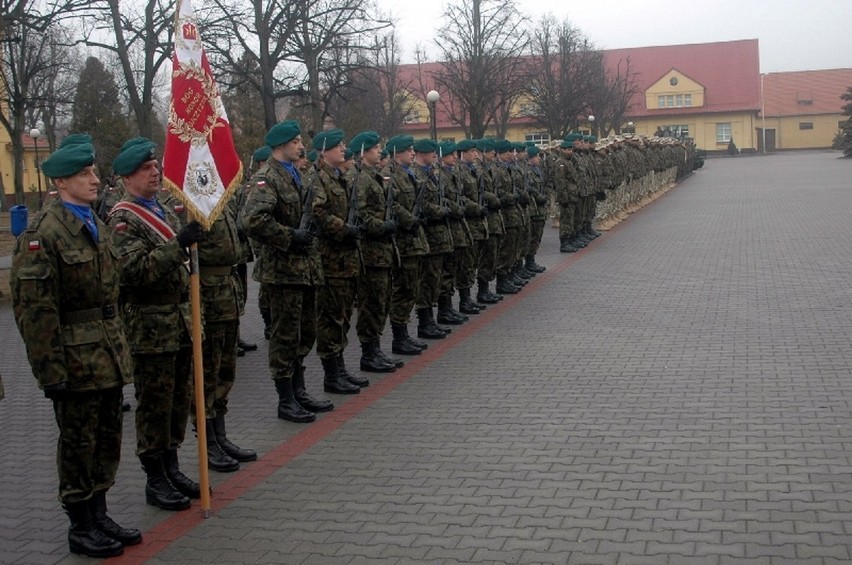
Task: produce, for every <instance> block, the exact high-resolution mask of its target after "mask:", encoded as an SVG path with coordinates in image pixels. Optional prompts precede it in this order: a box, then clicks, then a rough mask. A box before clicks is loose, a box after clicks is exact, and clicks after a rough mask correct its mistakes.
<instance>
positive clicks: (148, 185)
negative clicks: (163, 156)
mask: <svg viewBox="0 0 852 565" xmlns="http://www.w3.org/2000/svg"><path fill="white" fill-rule="evenodd" d="M124 186H125V188H126V189H127V191H128V192H130V194H133V195H134V196H141V197H143V198H152V197H153V196H154V195H156V194H157V193H158V192H159V191H160V165H159V163H157V160H156V159H151V160H150V161H145V162H144V163H142V166H140V167H139V168H138V169H136V170H135V171H133V172H132V173H131V174H129V175H127V176H126V177H124Z"/></svg>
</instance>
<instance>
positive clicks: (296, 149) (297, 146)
mask: <svg viewBox="0 0 852 565" xmlns="http://www.w3.org/2000/svg"><path fill="white" fill-rule="evenodd" d="M281 148H282V149H281V157H282V159H281V160H282V161H287V162H289V163H295V162H296V161H298V160H299V155H301V154H302V153H303V152H304V151H305V145H304V143H302V136H301V135H297V136H296V137H294V138H293V139H291V140H290V141H288V142H287V143H285V144H284V145H282V146H281Z"/></svg>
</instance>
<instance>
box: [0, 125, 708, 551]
mask: <svg viewBox="0 0 852 565" xmlns="http://www.w3.org/2000/svg"><path fill="white" fill-rule="evenodd" d="M346 138H347V136H346V134H345V133H344V132H343V131H341V130H339V129H332V130H327V131H323V132H321V133H319V134H317V135H316V136H314V138H313V140H312V143H311V146H312V147H311V149H310V151H306V148H305V146H304V142H303V140H302V132H301V128H300V126H299V124H298V123H297V122H295V121H292V120H290V121H284V122H281V123H279V124H276V125H275V126H274V127H272V128H271V129H270V130H269V131H268V133H267V135H266V138H265V142H266V145H265V146H264V147H261V148H259V149H258V150H257V151H255V153H254V155H253V159H252V166H251V167H250V169H252V168H256V170H255V171H254V172H253V173H250V174H251V176H250V178H249V180H248V181H247V182H246V183H245V184H244V186H242V187H241V188H240V189H239V190H238V191H237V192H236V193H235V194H234V195H233V197H232V198H231V200H230V201H229V203H228V206H226V207H225V209H224V212H223V213H222V214H221V216H219V218H218V219H217V220H216V222H215V223H214V224H213V226H212V227H211V229H210V230H204V229H202V227H201V226H200V225H199V224H198V223H197V222H195V221H187V218H186V217H185V214H184V211H183V206H182V205H181V203H180V201H179V200H178V199H176V198H174V197H173V196H172V195H171V194H170V193H168V192H164V191H163V190H162V189H161V182H162V178H161V168H160V164H159V162H158V160H157V157H156V155H157V153H158V151H157V147H156V145H155V144H154V143H153V142H151V141H150V140H148V139H145V138H134V139H131V140H128V141H127V142H126V143H125V144H124V146H123V147H122V149H121V152H120V154H119V155H118V157H117V158H116V159H115V161H114V163H113V169H114V172H115V177H114V178H113V179H111V182H110V183H109V184H108V186H107V187H106V188H101V186H100V185H101V183H100V179H99V178H98V176H97V171H96V170H95V167H94V157H95V155H94V148H93V145H92V140H91V138H90V137H89V136H88V135H86V134H74V135H71V136H68V137H67V138H66V139H65V140H64V141H63V142H62V144H61V146H60V147H59V148H58V149H57V150H56V151H55V152H54V153H53V154H51V155H50V157H49V158H48V159H47V160H46V161H45V162H44V163H43V171H44V174H45V175H46V176H48V177H49V178H50V179H51V180H52V182H53V185H54V188H55V196H53V197H52V198H50V199H49V200H48V201H47V202H46V203H45V205H44V206H43V208H42V210H41V211H40V212H39V213H38V214H36V215H34V217H33V219H32V221H31V222H30V225H29V226H28V228H27V230H26V231H25V232H24V233H23V234H22V235H21V236H20V237H19V238H18V241H17V246H16V249H15V252H14V257H13V262H12V272H11V290H12V299H13V307H14V313H15V319H16V322H17V324H18V328H19V330H20V333H21V335H22V337H23V339H24V342H25V344H26V348H27V355H28V358H29V361H30V365H31V367H32V371H33V374H34V376H35V377H36V379H37V381H38V384H39V386H40V388H42V390H43V391H44V394H45V396H46V397H47V398H49V399H51V400H52V402H53V407H54V412H55V415H56V422H57V425H58V428H59V442H58V447H57V464H58V475H59V500H60V502H61V504H62V505H63V508H64V509H65V511H66V513H67V514H68V517H69V519H70V523H71V525H70V528H69V531H68V542H69V549H70V551H71V552H73V553H77V554H83V555H88V556H93V557H110V556H115V555H119V554H121V553H122V551H123V548H124V547H125V546H129V545H134V544H138V543H140V542H141V541H142V534H141V533H140V532H139V531H138V530H136V529H132V528H125V527H122V526H119V525H118V524H117V523H115V522H114V521H113V520H112V519H111V518H110V517H109V515H108V514H107V504H106V494H107V491H108V490H109V488H110V487H111V486H112V485H113V484H114V481H115V474H116V470H117V468H118V463H119V455H120V450H121V439H122V416H121V410H122V387H123V386H124V385H125V384H130V383H131V382H132V383H133V384H134V389H135V397H136V413H135V416H136V418H135V424H136V426H135V427H136V441H137V447H136V454H137V456H138V457H139V460H140V462H141V465H142V468H143V470H144V472H145V475H146V479H147V480H146V485H145V499H146V501H147V502H148V503H149V504H151V505H154V506H157V507H159V508H162V509H165V510H174V511H179V510H183V509H186V508H188V507H190V499H193V498H199V496H200V487H199V485H198V483H196V482H195V481H193V480H192V479H190V478H189V477H187V476H186V475H185V474H184V473H183V472H182V471H181V469H180V465H179V458H178V451H179V449H180V447H181V444H182V443H183V440H184V438H185V433H186V428H187V425H188V424H189V423H190V422H191V423H192V425H193V427H195V428H196V429H197V427H198V426H204V427H205V431H206V437H207V446H206V447H207V453H208V466H209V468H210V469H213V470H214V471H218V472H232V471H236V470H237V469H239V468H240V465H241V463H244V462H249V461H253V460H255V459H257V453H256V452H255V451H253V450H251V449H247V448H244V447H240V446H238V445H236V444H234V443H233V442H232V441H231V440H230V439H229V438H228V434H227V431H226V425H225V420H226V415H227V414H228V396H229V393H230V391H231V390H232V388H233V386H234V385H235V383H236V381H237V371H236V358H237V355H238V352H239V351H240V349H241V348H240V345H241V340H240V338H239V319H240V316H241V314H242V313H243V312H244V310H245V304H246V301H247V299H248V294H247V287H248V285H247V277H248V276H249V274H248V265H249V263H252V264H253V268H252V271H251V276H252V278H253V279H254V280H255V281H257V283H259V294H258V297H257V300H258V306H259V309H260V312H261V316H262V318H263V322H264V335H265V337H266V338H267V339H268V341H269V344H268V364H269V375H270V377H271V379H272V385H271V387H270V390H272V389H273V388H274V390H275V392H276V396H277V403H276V413H277V417H278V418H281V419H284V420H287V421H291V422H299V423H307V422H312V421H314V420H315V419H316V414H317V413H322V412H327V411H331V410H334V404H333V403H332V402H331V401H330V400H328V399H325V398H318V397H316V396H313V395H312V394H310V393H309V392H308V387H307V385H306V380H307V378H308V376H307V375H306V365H305V359H306V358H307V356H308V355H309V354H310V353H311V351H312V350H313V348H314V346H316V352H317V355H318V356H319V358H320V361H321V364H322V368H323V377H322V389H323V391H324V392H325V393H328V394H340V395H354V394H358V393H359V392H361V390H362V389H363V388H365V387H368V386H369V384H370V381H369V378H368V377H367V376H366V375H364V374H363V373H391V372H394V371H396V370H398V369H399V368H400V367H402V366H404V363H405V362H404V360H403V359H402V358H401V357H397V356H402V357H405V356H416V355H420V354H421V353H422V352H423V351H424V350H426V349H428V347H429V342H430V341H433V340H440V339H444V338H446V337H447V336H448V335H449V334H451V333H452V331H453V328H454V327H456V326H458V325H460V324H463V323H465V322H466V321H468V320H469V319H470V317H471V316H476V315H477V314H479V313H480V312H482V311H483V310H485V309H486V308H487V307H488V306H489V305H493V304H496V303H498V302H499V301H501V300H503V298H504V296H505V295H511V294H516V293H518V292H520V291H521V289H522V288H523V287H524V286H525V285H526V284H527V283H528V282H529V281H530V279H532V278H533V277H534V276H536V275H537V274H539V273H541V272H543V271H544V270H545V267H544V266H542V265H540V264H539V263H538V262H537V261H536V256H537V254H538V251H539V248H540V244H541V241H542V234H543V231H544V229H545V226H546V224H547V221H548V218H551V217H553V216H558V222H559V241H560V243H559V245H560V251H562V252H565V253H572V252H576V251H577V250H578V249H581V248H583V247H586V246H587V245H588V244H589V243H591V241H592V240H593V239H595V238H596V237H597V236H598V235H600V234H599V232H597V231H596V229H595V225H596V222H597V221H602V220H608V219H611V218H616V217H617V216H618V215H619V214H621V213H623V212H624V211H625V210H627V209H629V208H630V207H631V206H634V205H636V204H637V203H639V202H640V201H642V200H643V199H645V198H647V197H648V196H649V195H651V194H653V193H655V192H657V191H658V190H659V189H660V188H661V187H666V186H669V185H671V184H672V183H674V182H677V181H678V180H680V179H681V178H683V177H684V176H686V175H687V174H689V173H690V172H691V171H692V168H693V163H694V161H695V155H696V153H695V147H694V146H693V145H692V143H691V142H689V141H683V140H674V139H669V138H645V137H641V136H635V135H625V136H615V137H611V138H607V139H604V140H600V141H598V140H596V139H595V138H594V137H591V136H587V135H582V134H579V133H578V134H569V135H568V136H566V137H565V139H564V140H562V141H560V142H558V143H556V144H551V145H549V146H547V147H538V146H535V145H534V144H531V143H516V142H511V141H508V140H505V139H480V140H467V139H466V140H462V141H460V142H458V143H456V142H451V141H446V142H441V143H439V142H436V141H434V140H430V139H414V138H413V137H411V136H409V135H404V134H403V135H397V136H394V137H392V138H390V139H388V140H386V141H385V142H384V143H382V140H381V138H380V136H379V134H377V133H376V132H373V131H363V132H360V133H358V134H357V135H354V136H352V137H350V138H349V140H348V142H346ZM554 204H555V208H554ZM554 209H555V210H556V212H555V213H554ZM192 244H197V245H198V250H199V268H200V273H199V276H200V280H201V297H202V313H203V362H204V394H203V397H204V403H205V414H206V421H205V422H197V421H195V417H194V411H193V410H192V403H193V395H192V387H193V383H192V355H191V346H192V340H191V335H192V331H191V329H192V328H191V326H192V321H191V317H190V315H189V306H190V305H189V271H188V269H187V266H186V263H187V259H188V251H187V248H188V247H189V246H191V245H192ZM456 296H458V299H457V301H456ZM412 314H413V316H412ZM413 317H416V320H417V323H416V331H415V332H413V334H414V335H412V333H410V332H409V325H410V323H411V321H412V318H413ZM353 318H354V325H355V335H356V336H357V339H358V341H359V345H360V352H361V355H360V362H359V367H358V369H360V371H359V370H353V369H351V368H349V367H347V366H346V364H345V362H344V353H345V351H346V349H347V347H348V346H349V343H348V335H349V333H350V328H351V326H352V324H353ZM388 320H390V329H391V334H392V337H391V341H390V343H391V350H390V353H388V352H386V351H384V350H383V349H382V345H381V342H382V337H383V334H384V331H385V328H386V326H387V325H388ZM243 346H244V347H243V348H242V350H243V351H245V350H251V349H253V348H256V346H253V345H252V344H245V343H243ZM0 395H2V388H0Z"/></svg>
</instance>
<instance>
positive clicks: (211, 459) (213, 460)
mask: <svg viewBox="0 0 852 565" xmlns="http://www.w3.org/2000/svg"><path fill="white" fill-rule="evenodd" d="M205 426H206V428H207V467H209V468H210V469H213V470H214V471H216V472H217V473H233V472H234V471H239V469H240V462H239V461H237V460H236V459H234V458H233V457H231V456H230V455H228V454H227V453H225V451H224V450H223V449H222V447H221V446H220V445H219V442H218V441H217V440H216V430H214V429H213V420H206V421H205Z"/></svg>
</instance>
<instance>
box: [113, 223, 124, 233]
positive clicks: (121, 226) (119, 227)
mask: <svg viewBox="0 0 852 565" xmlns="http://www.w3.org/2000/svg"><path fill="white" fill-rule="evenodd" d="M113 229H114V230H115V231H125V230H127V222H118V223H117V224H115V227H114V228H113Z"/></svg>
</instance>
